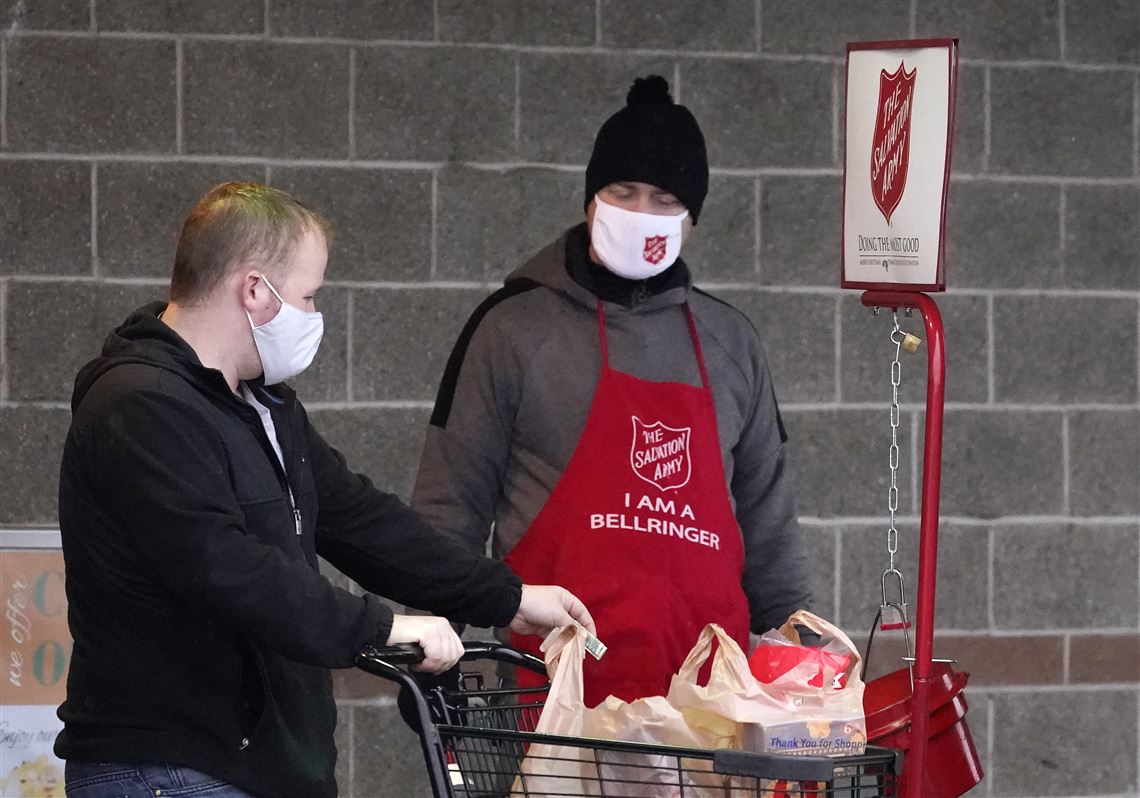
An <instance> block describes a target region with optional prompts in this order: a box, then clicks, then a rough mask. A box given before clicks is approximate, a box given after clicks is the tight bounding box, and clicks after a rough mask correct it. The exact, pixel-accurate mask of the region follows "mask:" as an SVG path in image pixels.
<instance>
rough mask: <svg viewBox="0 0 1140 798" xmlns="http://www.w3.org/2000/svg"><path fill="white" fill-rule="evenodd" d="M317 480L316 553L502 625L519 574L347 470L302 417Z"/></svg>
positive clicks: (365, 581)
mask: <svg viewBox="0 0 1140 798" xmlns="http://www.w3.org/2000/svg"><path fill="white" fill-rule="evenodd" d="M306 427H307V434H308V438H309V441H308V448H309V452H310V455H311V457H312V462H313V475H314V477H315V478H316V481H317V492H318V496H319V500H320V510H319V513H318V516H317V553H318V554H320V555H321V556H322V557H324V558H325V559H327V560H328V561H329V562H330V563H332V564H333V565H334V566H336V567H337V568H338V569H340V570H341V571H342V572H343V573H345V574H347V575H348V576H349V577H351V578H352V579H354V580H355V581H356V582H358V583H359V584H360V585H361V586H363V587H364V588H365V589H366V590H371V591H373V592H376V593H380V594H381V595H383V596H385V597H387V598H390V599H393V600H395V601H397V602H399V603H401V604H406V605H408V606H410V607H415V608H417V609H421V610H428V611H429V612H432V613H435V614H436V615H441V616H444V617H446V618H449V619H450V620H452V621H457V622H461V623H470V624H474V625H476V626H506V625H507V624H508V623H510V621H511V619H512V618H514V616H515V614H516V613H517V612H518V607H519V602H520V600H521V597H522V581H521V580H520V579H519V578H518V577H517V576H515V575H514V573H513V572H512V571H511V569H510V568H509V567H508V566H507V565H506V564H504V563H501V562H496V561H494V560H491V559H489V558H487V557H484V556H483V555H482V549H480V550H479V551H471V550H470V549H469V548H467V547H465V546H463V545H462V544H461V543H459V542H458V541H456V540H454V539H453V538H451V537H449V536H447V535H445V534H442V533H440V532H438V531H436V530H435V529H434V528H433V527H432V526H431V525H430V524H428V523H427V521H425V520H424V518H422V517H421V516H420V515H418V514H417V513H415V512H414V511H412V510H411V509H410V508H409V507H408V506H407V505H405V504H404V503H403V502H401V501H400V499H399V498H397V497H396V496H394V495H393V494H391V493H385V492H383V491H381V490H378V489H377V488H375V487H374V486H373V485H372V483H371V482H370V481H369V480H368V478H367V477H364V476H362V475H360V474H356V473H353V472H352V471H351V470H350V469H349V467H348V465H347V464H346V463H345V459H344V457H343V456H342V455H341V453H340V452H338V451H337V450H336V449H334V448H332V447H331V446H329V444H328V443H326V442H325V440H324V439H323V438H322V437H321V436H320V434H319V433H318V432H317V431H316V430H315V429H314V428H313V427H312V425H310V424H308V423H307V421H306Z"/></svg>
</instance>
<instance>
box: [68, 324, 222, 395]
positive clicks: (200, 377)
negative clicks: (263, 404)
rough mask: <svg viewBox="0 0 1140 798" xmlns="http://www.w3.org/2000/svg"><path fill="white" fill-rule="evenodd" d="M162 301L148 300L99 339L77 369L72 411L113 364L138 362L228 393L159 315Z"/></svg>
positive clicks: (216, 373)
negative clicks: (88, 358) (96, 347)
mask: <svg viewBox="0 0 1140 798" xmlns="http://www.w3.org/2000/svg"><path fill="white" fill-rule="evenodd" d="M164 310H166V303H165V302H151V303H149V304H146V305H143V306H142V307H140V308H138V309H137V310H135V311H134V312H132V313H131V314H130V315H129V316H128V317H127V319H126V321H124V322H123V323H122V324H120V325H119V326H118V327H116V328H115V329H114V330H113V331H112V332H111V334H110V335H108V336H107V339H106V340H105V341H104V342H103V351H102V352H101V353H100V354H99V356H98V357H96V358H95V359H94V360H92V361H90V362H89V363H87V364H86V365H85V366H83V368H81V369H80V370H79V374H78V375H76V377H75V387H74V390H73V391H72V394H71V409H72V411H73V412H74V411H75V409H76V408H77V407H78V406H79V403H80V402H81V401H82V400H83V397H84V396H86V395H87V392H88V391H89V390H91V386H92V385H94V384H95V382H96V381H97V380H98V379H99V378H100V377H102V376H103V375H104V374H106V373H107V372H108V371H110V370H111V369H112V368H114V367H115V366H120V365H123V364H126V363H139V364H144V365H149V366H156V367H158V368H161V369H165V370H167V371H172V372H175V373H176V374H178V375H179V376H181V377H183V378H184V379H186V380H187V381H189V382H192V383H194V384H196V385H200V386H205V387H209V388H212V389H216V390H218V391H221V392H224V393H225V394H227V395H232V392H231V391H230V389H229V385H228V384H227V383H226V380H225V377H223V376H222V373H221V372H220V371H218V370H217V369H210V368H206V367H205V366H203V365H202V362H201V361H200V360H199V359H198V356H197V354H195V352H194V350H193V349H191V348H190V345H189V344H187V343H186V341H184V340H183V339H182V337H181V336H179V335H178V333H176V332H174V330H172V329H170V328H169V327H167V326H166V325H165V324H163V323H162V321H160V320H159V318H158V317H159V316H160V315H161V314H162V312H163V311H164Z"/></svg>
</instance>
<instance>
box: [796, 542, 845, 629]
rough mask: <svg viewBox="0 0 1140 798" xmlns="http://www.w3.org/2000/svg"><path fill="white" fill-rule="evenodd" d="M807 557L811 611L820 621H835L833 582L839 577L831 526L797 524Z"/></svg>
mask: <svg viewBox="0 0 1140 798" xmlns="http://www.w3.org/2000/svg"><path fill="white" fill-rule="evenodd" d="M801 528H802V529H803V535H804V543H805V545H806V548H807V556H808V579H809V587H810V588H811V594H812V597H813V599H814V600H815V604H814V605H813V609H812V612H814V613H815V614H816V615H818V616H820V617H821V618H827V619H828V620H829V621H835V620H836V616H837V608H836V606H835V583H836V582H837V581H839V574H838V573H836V570H835V547H836V546H837V545H838V544H837V542H836V541H837V535H836V530H835V528H834V527H830V526H815V525H813V524H801Z"/></svg>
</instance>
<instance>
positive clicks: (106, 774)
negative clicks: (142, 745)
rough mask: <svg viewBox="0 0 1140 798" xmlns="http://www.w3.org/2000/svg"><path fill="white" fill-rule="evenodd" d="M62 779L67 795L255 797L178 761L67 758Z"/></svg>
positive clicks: (76, 797) (80, 797) (86, 797)
mask: <svg viewBox="0 0 1140 798" xmlns="http://www.w3.org/2000/svg"><path fill="white" fill-rule="evenodd" d="M64 780H65V781H66V783H67V798H155V796H158V798H163V796H167V795H169V796H193V798H254V797H253V796H252V795H250V794H249V793H247V792H243V791H242V790H239V789H238V788H237V787H235V786H233V785H232V784H229V783H227V782H224V781H222V780H221V779H216V778H214V777H213V776H207V775H206V774H205V773H201V772H199V771H197V770H194V769H192V768H187V767H182V766H181V765H131V764H126V763H123V762H75V761H72V760H68V762H67V764H66V766H65V768H64Z"/></svg>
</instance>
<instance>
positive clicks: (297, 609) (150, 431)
mask: <svg viewBox="0 0 1140 798" xmlns="http://www.w3.org/2000/svg"><path fill="white" fill-rule="evenodd" d="M89 433H90V434H88V435H87V436H86V446H85V448H86V449H87V450H88V454H87V457H88V458H89V459H88V464H87V466H86V469H85V470H86V472H87V474H88V475H89V477H88V478H89V479H91V480H92V482H93V487H94V488H95V490H96V491H97V492H98V493H99V495H101V496H102V497H103V499H102V502H101V503H102V505H103V507H105V508H106V511H107V512H108V513H109V515H110V516H111V518H112V519H113V520H114V521H115V527H116V528H117V529H119V530H122V534H123V535H125V536H128V537H129V538H130V542H131V543H132V544H133V546H134V547H135V548H136V549H137V550H138V551H139V552H141V555H142V557H143V560H144V561H145V562H146V563H148V566H149V568H150V570H151V572H152V573H153V574H156V575H160V578H161V579H162V580H163V582H164V584H165V586H166V589H168V590H169V591H170V592H171V593H172V594H173V595H174V596H175V597H177V598H178V599H179V600H180V601H182V602H184V603H186V604H191V605H194V606H198V607H201V608H203V609H204V610H205V611H206V612H207V613H208V614H209V615H210V616H212V617H213V618H215V619H216V620H217V622H218V623H219V624H223V625H225V626H227V627H229V628H231V629H234V630H236V631H237V632H238V633H239V634H242V635H244V636H248V637H250V638H252V639H254V640H257V641H259V642H261V643H263V644H264V645H265V646H266V647H268V648H269V649H272V650H274V651H277V652H279V653H280V654H282V655H283V656H286V657H288V658H290V659H293V660H296V661H299V662H305V663H308V664H311V665H321V666H325V667H348V666H351V665H352V664H353V660H354V657H355V655H356V653H357V652H358V651H359V650H360V648H361V647H362V646H363V645H364V644H367V643H381V644H382V643H383V642H385V641H386V640H387V637H388V632H389V630H390V628H391V622H392V611H391V610H390V609H389V608H388V607H387V606H385V605H384V604H383V602H381V601H380V600H379V599H377V598H376V597H375V596H363V597H361V596H354V595H352V594H351V593H349V592H348V591H346V590H342V589H340V588H336V587H334V586H333V585H332V584H331V583H329V582H328V581H327V580H326V579H325V578H324V577H322V576H321V575H320V574H319V573H317V572H316V571H315V570H313V569H312V568H310V567H309V565H308V564H307V563H306V562H304V561H297V560H291V559H289V558H288V557H287V556H286V555H285V553H284V552H282V551H281V550H280V549H278V548H277V547H275V546H272V545H266V544H264V543H261V542H260V541H259V540H258V539H257V538H256V536H254V535H250V534H247V533H246V529H245V524H244V516H243V514H242V511H241V507H240V506H239V504H238V501H237V498H236V496H235V494H234V491H233V488H232V485H231V483H230V477H229V466H228V462H227V457H226V452H225V447H224V445H223V443H222V441H221V439H220V438H219V437H218V436H217V435H216V434H215V432H214V431H213V428H212V425H211V423H210V421H209V419H207V418H206V417H205V416H204V415H203V414H202V413H201V412H200V411H199V410H198V409H197V408H195V407H193V406H191V405H189V404H187V403H186V402H184V401H182V400H180V399H178V398H177V397H176V396H174V395H173V393H172V392H167V391H163V390H161V389H160V388H148V389H141V390H133V391H130V392H127V393H125V394H122V395H120V396H117V397H115V398H114V399H113V400H112V401H110V402H108V403H107V405H106V406H104V407H103V408H102V409H101V410H100V411H99V412H98V413H97V414H96V417H95V418H94V419H92V424H91V427H90V429H89Z"/></svg>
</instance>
